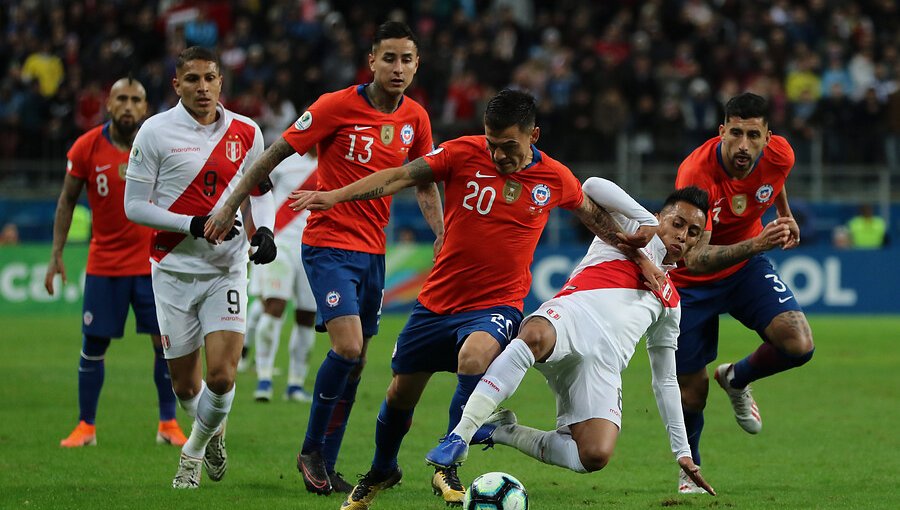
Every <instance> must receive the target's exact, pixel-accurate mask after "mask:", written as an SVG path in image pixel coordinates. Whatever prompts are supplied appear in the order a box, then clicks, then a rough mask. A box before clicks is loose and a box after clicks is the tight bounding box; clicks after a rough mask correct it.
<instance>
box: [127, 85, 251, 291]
mask: <svg viewBox="0 0 900 510" xmlns="http://www.w3.org/2000/svg"><path fill="white" fill-rule="evenodd" d="M216 111H217V113H218V115H217V119H216V121H215V122H214V123H212V124H210V125H206V126H204V125H202V124H200V123H198V122H197V121H196V120H195V119H194V118H193V117H192V116H191V115H190V113H188V111H187V110H186V109H185V108H184V106H183V105H182V104H181V102H179V103H178V104H177V105H175V106H174V107H173V108H171V109H169V110H167V111H165V112H162V113H159V114H157V115H154V116H153V117H150V118H149V119H147V121H146V122H144V124H143V126H141V129H140V130H139V131H138V134H137V136H136V137H135V141H134V145H133V147H132V152H131V157H130V159H129V163H128V170H127V174H126V177H127V178H128V179H133V180H135V181H139V182H145V183H152V184H153V185H154V190H153V196H152V197H151V201H152V202H153V203H154V204H156V205H157V206H159V207H162V208H164V209H168V210H169V211H172V212H174V213H178V214H186V215H190V216H204V215H208V214H211V213H212V212H213V211H215V210H216V209H218V208H219V207H220V205H221V204H222V203H223V202H224V201H225V200H226V199H228V197H229V196H230V195H231V193H232V191H233V190H234V186H235V185H236V184H237V182H238V181H239V180H240V178H241V176H242V175H243V172H244V171H245V170H246V169H248V168H250V166H251V165H252V164H253V162H254V161H255V160H256V159H257V158H259V156H260V155H261V154H262V152H263V148H264V145H263V137H262V132H261V131H260V129H259V126H257V125H256V123H255V122H253V120H251V119H249V118H247V117H244V116H243V115H238V114H236V113H233V112H230V111H228V110H226V109H225V108H224V107H223V106H222V105H221V104H219V105H217V107H216ZM248 248H249V245H248V241H247V238H246V236H245V235H243V234H241V235H239V236H237V237H235V238H234V239H232V240H230V241H225V242H223V243H221V244H219V245H215V244H211V243H208V242H207V241H206V240H205V239H203V238H198V239H194V238H193V237H191V236H190V235H187V234H181V233H177V232H168V231H160V230H158V231H155V232H154V234H153V238H152V241H151V245H150V259H151V263H152V264H154V265H155V266H157V267H159V268H160V269H164V270H166V271H174V272H179V273H189V274H220V273H228V272H230V271H232V270H234V267H235V266H236V265H237V264H242V263H246V260H247V250H248Z"/></svg>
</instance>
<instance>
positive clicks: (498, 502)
mask: <svg viewBox="0 0 900 510" xmlns="http://www.w3.org/2000/svg"><path fill="white" fill-rule="evenodd" d="M463 510H528V493H526V492H525V486H524V485H522V482H520V481H518V480H516V478H515V477H514V476H512V475H510V474H508V473H499V472H493V473H485V474H483V475H481V476H479V477H478V478H476V479H475V480H474V481H473V482H472V485H470V486H469V490H467V491H466V497H465V498H464V499H463Z"/></svg>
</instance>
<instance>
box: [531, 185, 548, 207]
mask: <svg viewBox="0 0 900 510" xmlns="http://www.w3.org/2000/svg"><path fill="white" fill-rule="evenodd" d="M531 200H532V201H533V202H534V203H535V204H537V205H539V206H545V205H547V202H549V201H550V187H549V186H547V185H546V184H538V185H537V186H535V187H534V189H532V190H531Z"/></svg>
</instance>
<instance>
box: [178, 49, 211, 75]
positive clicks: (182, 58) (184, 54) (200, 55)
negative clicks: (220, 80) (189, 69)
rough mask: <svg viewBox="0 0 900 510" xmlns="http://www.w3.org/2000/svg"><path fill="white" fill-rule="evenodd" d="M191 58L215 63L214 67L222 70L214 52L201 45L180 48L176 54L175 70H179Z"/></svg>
mask: <svg viewBox="0 0 900 510" xmlns="http://www.w3.org/2000/svg"><path fill="white" fill-rule="evenodd" d="M191 60H205V61H207V62H213V63H215V64H216V69H218V70H219V71H220V72H221V70H222V65H221V64H220V63H219V56H218V55H217V54H216V52H215V51H213V50H211V49H209V48H204V47H202V46H191V47H190V48H185V49H184V50H182V51H181V53H179V54H178V60H176V61H175V70H176V71H180V70H181V69H183V68H184V65H185V64H186V63H188V62H190V61H191Z"/></svg>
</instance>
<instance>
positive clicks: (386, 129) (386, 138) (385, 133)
mask: <svg viewBox="0 0 900 510" xmlns="http://www.w3.org/2000/svg"><path fill="white" fill-rule="evenodd" d="M393 141H394V125H393V124H385V125H384V126H381V143H383V144H385V145H390V144H391V142H393Z"/></svg>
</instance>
